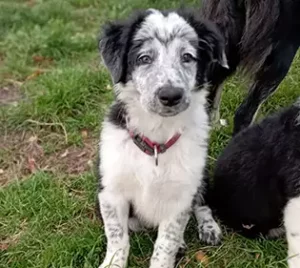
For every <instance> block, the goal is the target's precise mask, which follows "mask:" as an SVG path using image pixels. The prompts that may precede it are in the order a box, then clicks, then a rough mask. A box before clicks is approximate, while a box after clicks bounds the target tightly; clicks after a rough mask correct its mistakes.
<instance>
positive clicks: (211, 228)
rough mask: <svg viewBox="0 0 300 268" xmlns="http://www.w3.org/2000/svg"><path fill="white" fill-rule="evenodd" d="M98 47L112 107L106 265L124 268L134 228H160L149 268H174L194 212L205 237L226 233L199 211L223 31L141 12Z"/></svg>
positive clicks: (105, 164) (103, 155) (103, 167)
mask: <svg viewBox="0 0 300 268" xmlns="http://www.w3.org/2000/svg"><path fill="white" fill-rule="evenodd" d="M99 48H100V52H101V55H102V58H103V60H104V63H105V65H106V67H107V68H108V70H109V72H110V74H111V76H112V80H113V82H114V88H115V93H116V94H115V95H116V99H115V102H114V103H113V104H112V106H111V107H110V109H109V112H108V115H107V117H106V119H105V120H104V122H103V128H102V132H101V138H100V162H101V163H100V166H99V170H100V176H101V179H100V185H101V187H100V191H99V194H98V199H99V203H100V211H101V216H102V219H103V222H104V228H105V234H106V237H107V251H106V256H105V258H104V260H103V262H102V264H101V265H100V267H101V268H104V267H107V266H109V265H111V266H109V267H119V268H122V267H125V266H126V263H127V258H128V253H129V234H128V231H129V229H131V230H138V229H140V228H141V227H150V228H151V227H158V236H157V239H156V242H155V245H154V252H153V255H152V258H151V261H150V267H151V268H162V267H164V268H171V267H174V265H175V257H176V254H177V252H178V250H179V248H180V247H181V246H182V245H184V231H185V227H186V224H187V223H188V220H189V217H190V213H191V211H192V210H193V209H194V210H195V213H196V217H197V219H198V221H199V231H200V238H201V239H202V240H203V241H204V242H207V243H210V244H216V243H218V242H219V240H220V236H221V231H220V228H219V226H218V225H217V223H216V222H215V221H214V219H213V217H212V214H211V211H210V209H209V208H208V207H206V206H202V205H204V204H201V202H200V201H201V199H202V198H201V197H202V193H203V191H202V189H203V187H204V183H203V173H204V167H205V162H206V156H207V145H208V141H207V140H208V136H209V123H208V122H209V119H208V114H207V110H206V104H207V99H206V96H207V91H206V88H205V83H206V69H207V68H208V66H209V65H210V64H211V62H215V61H216V62H218V64H220V65H223V66H227V63H226V58H225V56H224V50H223V49H224V44H223V40H222V37H221V36H220V34H219V32H218V31H217V29H216V28H215V27H214V26H213V25H211V24H210V23H207V22H203V21H201V20H198V19H197V18H196V17H195V16H194V15H192V14H191V13H190V12H188V11H183V10H182V11H177V12H175V11H174V12H172V11H170V12H161V11H157V10H153V9H151V10H147V11H143V12H141V13H139V14H137V15H136V16H133V17H132V18H131V19H128V20H126V21H123V22H113V23H110V24H107V25H106V26H105V27H104V31H103V34H102V36H101V37H100V42H99Z"/></svg>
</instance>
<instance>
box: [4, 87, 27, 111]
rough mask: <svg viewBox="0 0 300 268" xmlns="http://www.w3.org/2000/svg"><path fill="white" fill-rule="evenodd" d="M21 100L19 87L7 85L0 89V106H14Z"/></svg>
mask: <svg viewBox="0 0 300 268" xmlns="http://www.w3.org/2000/svg"><path fill="white" fill-rule="evenodd" d="M21 99H22V94H21V92H20V89H19V87H17V86H14V85H8V86H3V87H0V106H1V105H16V104H17V103H18V101H20V100H21Z"/></svg>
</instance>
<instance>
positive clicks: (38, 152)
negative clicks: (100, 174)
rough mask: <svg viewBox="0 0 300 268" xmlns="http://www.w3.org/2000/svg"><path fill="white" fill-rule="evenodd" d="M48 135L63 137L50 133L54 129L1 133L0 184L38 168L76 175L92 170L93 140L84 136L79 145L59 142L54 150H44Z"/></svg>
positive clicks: (31, 172) (20, 177) (94, 145)
mask: <svg viewBox="0 0 300 268" xmlns="http://www.w3.org/2000/svg"><path fill="white" fill-rule="evenodd" d="M51 135H52V136H51ZM51 139H56V140H58V139H61V141H62V143H63V141H64V138H63V137H60V136H57V135H56V136H54V137H53V133H52V134H49V135H48V136H43V137H42V138H39V137H38V136H37V135H35V134H34V133H28V132H27V133H25V132H23V133H14V134H12V133H10V134H6V135H3V136H0V187H1V186H4V185H7V184H8V183H10V182H11V181H13V180H15V179H22V178H24V177H26V176H28V175H30V174H33V173H35V172H37V171H46V172H50V173H53V174H65V175H77V174H80V173H83V172H85V171H88V170H91V168H92V166H93V159H94V155H95V152H96V149H97V146H96V140H94V139H92V138H90V137H85V138H83V146H81V147H77V146H66V145H62V143H61V144H59V145H58V146H57V149H56V150H54V151H53V152H50V153H49V152H48V153H47V152H46V153H45V148H47V146H49V140H50V141H51ZM47 142H48V143H47ZM53 146H55V145H53Z"/></svg>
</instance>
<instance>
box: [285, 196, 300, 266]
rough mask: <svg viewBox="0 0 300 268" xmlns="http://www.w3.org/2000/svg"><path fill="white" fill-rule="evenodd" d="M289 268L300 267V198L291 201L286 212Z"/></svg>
mask: <svg viewBox="0 0 300 268" xmlns="http://www.w3.org/2000/svg"><path fill="white" fill-rule="evenodd" d="M284 224H285V228H286V235H287V242H288V247H289V251H288V255H289V260H288V264H289V268H299V267H300V196H299V197H297V198H294V199H292V200H290V201H289V203H288V205H287V206H286V208H285V211H284Z"/></svg>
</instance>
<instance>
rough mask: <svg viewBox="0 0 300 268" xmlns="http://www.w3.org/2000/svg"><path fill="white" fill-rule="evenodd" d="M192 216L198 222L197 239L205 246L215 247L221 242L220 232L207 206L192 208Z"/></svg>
mask: <svg viewBox="0 0 300 268" xmlns="http://www.w3.org/2000/svg"><path fill="white" fill-rule="evenodd" d="M194 214H195V217H196V219H197V222H198V231H199V238H200V240H201V241H203V242H204V243H206V244H210V245H217V244H219V243H220V242H221V239H222V231H221V228H220V226H219V224H218V223H217V222H216V221H215V219H214V218H213V215H212V211H211V209H210V208H209V207H208V206H200V205H198V204H196V205H195V206H194Z"/></svg>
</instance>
